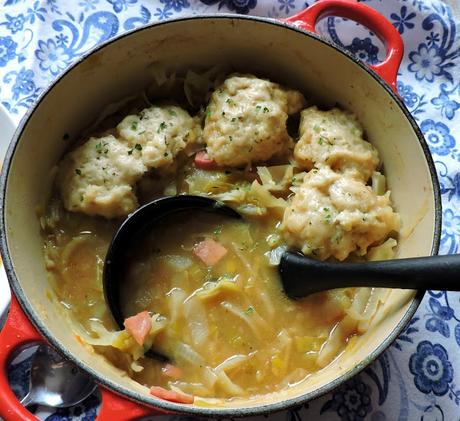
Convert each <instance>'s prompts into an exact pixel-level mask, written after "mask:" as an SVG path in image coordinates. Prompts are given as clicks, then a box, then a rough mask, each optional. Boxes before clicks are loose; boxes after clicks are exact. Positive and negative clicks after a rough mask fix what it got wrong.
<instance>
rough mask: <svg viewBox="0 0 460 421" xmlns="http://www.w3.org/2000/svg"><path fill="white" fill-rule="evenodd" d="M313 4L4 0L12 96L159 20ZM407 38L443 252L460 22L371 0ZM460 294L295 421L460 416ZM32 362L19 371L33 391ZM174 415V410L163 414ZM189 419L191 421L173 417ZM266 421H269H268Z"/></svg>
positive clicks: (411, 94) (452, 206) (358, 44)
mask: <svg viewBox="0 0 460 421" xmlns="http://www.w3.org/2000/svg"><path fill="white" fill-rule="evenodd" d="M312 2H313V0H309V1H305V0H201V1H199V0H159V1H158V0H73V1H65V0H42V1H34V0H0V4H1V6H0V100H1V103H2V104H3V105H4V106H5V107H6V108H7V110H8V111H9V113H10V114H11V116H12V118H13V119H14V120H15V121H16V122H18V121H19V119H20V118H21V116H22V115H23V114H24V112H25V111H26V110H27V108H28V107H29V106H30V105H31V104H33V102H34V101H35V100H36V98H37V96H38V95H39V94H40V92H41V91H42V90H43V89H44V88H45V87H46V86H47V85H48V83H49V82H50V81H51V80H53V78H55V77H56V76H57V75H58V74H59V73H60V72H61V71H62V70H63V69H65V68H66V67H67V66H68V65H69V64H71V63H72V62H74V61H75V60H76V59H77V58H78V57H79V56H80V55H81V54H83V53H84V52H86V51H88V50H89V49H90V48H92V47H94V46H95V45H97V44H98V43H100V42H102V41H105V40H107V39H109V38H111V37H113V36H115V35H117V34H120V33H122V32H123V31H126V30H129V29H132V28H135V27H138V26H141V25H143V24H146V23H148V22H153V21H160V20H165V19H169V18H174V17H177V16H183V15H188V14H205V13H216V12H229V11H230V12H235V13H243V14H252V15H260V16H269V17H286V16H289V15H292V14H294V13H295V12H297V11H299V10H301V9H303V8H304V7H305V6H307V5H308V4H311V3H312ZM366 3H367V4H368V5H369V6H371V7H374V8H376V9H377V10H378V11H380V12H381V13H382V14H383V15H385V16H386V17H387V18H388V19H389V20H390V21H391V22H392V23H393V25H394V26H395V27H396V28H397V29H398V31H399V32H400V33H401V35H402V37H403V38H404V43H405V51H406V52H405V56H404V62H403V64H402V66H401V69H400V76H399V82H398V90H399V92H400V94H401V96H402V97H403V99H404V102H405V103H406V105H407V107H408V108H409V110H410V111H411V113H412V114H413V116H414V117H415V119H416V120H417V122H418V124H419V125H420V127H421V129H422V131H423V133H424V134H425V137H426V139H427V140H428V143H429V145H430V148H431V152H432V154H433V157H434V160H435V162H436V167H437V169H438V174H439V176H440V184H441V192H442V200H443V229H442V240H441V251H442V253H457V252H458V251H459V237H460V171H459V170H460V150H459V149H460V110H459V108H460V51H459V49H460V37H459V31H460V26H459V23H458V21H457V22H456V21H455V20H454V18H453V16H452V12H451V10H450V9H449V8H448V7H446V6H445V5H444V4H443V3H442V2H441V1H438V0H367V1H366ZM322 33H323V34H324V36H326V37H328V38H330V39H332V40H333V41H334V42H336V43H337V44H340V45H342V46H344V47H346V48H348V49H349V50H351V51H352V52H353V53H355V54H356V55H357V56H359V57H360V58H361V59H362V60H365V61H368V62H370V63H375V62H377V61H378V59H379V58H382V57H383V56H384V47H383V45H382V44H381V43H380V41H379V40H377V39H376V38H375V36H374V35H373V34H371V33H369V32H368V31H367V30H365V29H364V28H362V27H360V26H359V25H357V24H355V23H353V22H349V21H344V20H342V19H336V18H329V19H327V20H326V21H325V23H324V24H323V26H322ZM459 298H460V294H458V293H445V292H436V291H429V292H428V293H427V295H426V297H425V299H424V301H423V303H422V305H421V306H420V308H419V310H418V312H417V314H416V315H415V317H414V318H413V319H412V321H411V323H410V324H409V325H408V326H407V327H406V328H405V330H404V332H403V333H402V334H401V335H400V336H399V338H398V339H397V340H396V341H395V343H394V344H393V345H392V346H391V347H390V348H389V349H388V350H387V351H386V352H385V353H384V354H383V355H382V356H381V357H380V358H379V359H378V360H377V361H376V362H375V363H374V364H372V365H371V366H370V367H368V368H366V369H365V370H364V371H363V372H362V373H361V374H359V375H358V376H356V377H354V378H353V379H352V380H351V381H349V382H348V383H346V384H344V385H342V386H341V387H339V388H338V389H336V390H334V391H333V392H331V393H329V394H328V395H326V396H323V397H322V398H320V399H317V400H315V401H312V402H310V403H309V404H307V405H305V406H304V407H302V408H298V409H296V410H291V411H289V412H284V413H281V414H279V415H278V416H277V417H276V418H279V419H289V420H301V419H305V420H311V419H321V420H346V421H352V420H371V421H384V420H438V421H441V420H446V421H450V420H458V419H459V418H460V300H459ZM28 366H30V360H29V359H25V360H23V361H21V362H18V363H17V364H16V365H15V366H14V368H13V370H12V371H11V373H10V377H11V379H12V382H13V383H14V389H15V390H16V391H17V393H18V395H24V394H25V388H26V387H27V386H26V383H27V370H28ZM97 407H98V397H97V395H94V396H92V397H90V398H89V399H88V400H87V401H85V402H84V404H83V405H80V406H79V407H77V408H73V409H71V410H59V411H57V412H55V413H54V414H53V415H50V412H46V411H45V412H43V411H41V412H40V413H41V417H42V418H46V419H47V420H59V421H62V420H70V419H72V420H74V419H75V420H92V419H94V417H95V414H96V411H97ZM162 418H165V417H162ZM172 418H174V419H178V418H179V417H172ZM261 419H262V418H261Z"/></svg>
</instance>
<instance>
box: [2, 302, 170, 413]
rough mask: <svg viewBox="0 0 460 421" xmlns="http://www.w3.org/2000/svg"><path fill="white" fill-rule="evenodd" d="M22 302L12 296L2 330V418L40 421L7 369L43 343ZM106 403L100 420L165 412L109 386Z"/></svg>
mask: <svg viewBox="0 0 460 421" xmlns="http://www.w3.org/2000/svg"><path fill="white" fill-rule="evenodd" d="M43 341H44V339H43V337H42V336H41V335H40V333H38V332H37V330H36V329H35V327H34V326H32V323H31V322H30V321H29V319H28V318H27V316H26V315H25V314H24V311H23V310H22V308H21V306H20V305H19V303H18V300H17V299H16V297H15V296H14V294H12V296H11V306H10V312H9V314H8V318H7V320H6V323H5V326H4V327H3V329H2V330H1V331H0V417H3V419H4V420H5V421H18V420H21V421H38V418H37V417H36V416H35V415H33V414H31V413H30V412H29V411H28V410H27V409H26V408H24V407H23V406H22V405H21V404H20V402H19V400H18V399H17V398H16V395H15V394H14V393H13V391H12V390H11V388H10V385H9V382H8V375H7V369H8V364H9V362H10V358H11V355H12V354H11V353H12V352H13V351H14V350H15V349H16V348H17V347H20V346H22V345H25V344H27V343H30V342H43ZM99 390H100V392H101V397H102V404H101V409H100V411H99V415H98V416H97V418H96V421H114V420H117V421H131V420H135V419H137V418H139V417H144V416H148V415H155V414H159V413H160V412H161V413H163V412H162V411H161V410H159V409H156V408H147V407H145V406H143V405H141V404H139V403H135V402H132V401H130V400H128V399H126V398H123V397H121V396H119V395H116V394H115V393H113V392H111V391H110V390H108V389H106V388H105V387H102V386H99Z"/></svg>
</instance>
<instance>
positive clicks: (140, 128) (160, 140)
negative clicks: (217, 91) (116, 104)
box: [117, 105, 201, 169]
mask: <svg viewBox="0 0 460 421" xmlns="http://www.w3.org/2000/svg"><path fill="white" fill-rule="evenodd" d="M117 130H118V133H119V134H120V136H121V137H122V138H124V139H126V140H127V141H128V144H129V146H130V148H131V149H133V150H137V151H138V152H140V157H141V159H142V162H143V163H144V165H145V166H146V167H147V168H149V169H151V168H162V167H167V166H170V165H171V164H173V162H174V160H175V158H176V156H177V155H178V154H179V153H180V152H182V151H187V150H188V149H190V148H191V147H193V146H194V145H195V144H196V143H198V141H199V139H200V136H201V127H200V125H199V122H198V119H195V118H192V117H190V114H189V113H188V112H187V111H185V110H184V109H182V108H180V107H177V106H174V105H162V106H152V107H150V108H146V109H144V110H142V111H141V112H140V113H138V114H134V115H128V116H127V117H125V118H124V119H123V121H122V122H121V123H120V124H118V126H117Z"/></svg>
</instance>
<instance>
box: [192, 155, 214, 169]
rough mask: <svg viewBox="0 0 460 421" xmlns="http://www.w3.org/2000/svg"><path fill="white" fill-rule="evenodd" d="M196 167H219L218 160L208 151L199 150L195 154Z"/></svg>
mask: <svg viewBox="0 0 460 421" xmlns="http://www.w3.org/2000/svg"><path fill="white" fill-rule="evenodd" d="M195 167H197V168H199V169H201V170H215V169H216V168H219V166H218V165H217V162H216V161H213V160H212V159H211V158H210V157H209V155H208V154H207V153H206V151H200V152H197V153H196V155H195Z"/></svg>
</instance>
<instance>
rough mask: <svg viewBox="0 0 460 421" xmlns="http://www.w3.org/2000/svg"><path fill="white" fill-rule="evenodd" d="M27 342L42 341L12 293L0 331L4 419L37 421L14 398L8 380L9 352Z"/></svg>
mask: <svg viewBox="0 0 460 421" xmlns="http://www.w3.org/2000/svg"><path fill="white" fill-rule="evenodd" d="M28 342H43V338H42V337H41V336H40V334H39V333H38V332H37V331H36V329H35V328H34V327H33V326H32V324H31V323H30V321H29V319H28V318H27V316H26V315H25V314H24V312H23V311H22V309H21V306H20V305H19V303H18V301H17V299H16V297H15V296H14V294H12V296H11V306H10V312H9V314H8V318H7V320H6V323H5V326H3V329H2V330H1V332H0V416H1V417H3V419H4V420H5V421H18V420H21V421H38V418H37V417H35V415H32V414H31V413H30V412H29V411H28V410H27V409H26V408H24V407H23V406H22V405H21V404H20V403H19V401H18V399H17V398H16V396H15V394H14V393H13V391H12V390H11V388H10V385H9V382H8V375H7V369H8V363H9V361H10V355H11V352H12V351H13V350H14V349H15V348H17V347H18V346H20V345H24V344H26V343H28Z"/></svg>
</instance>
